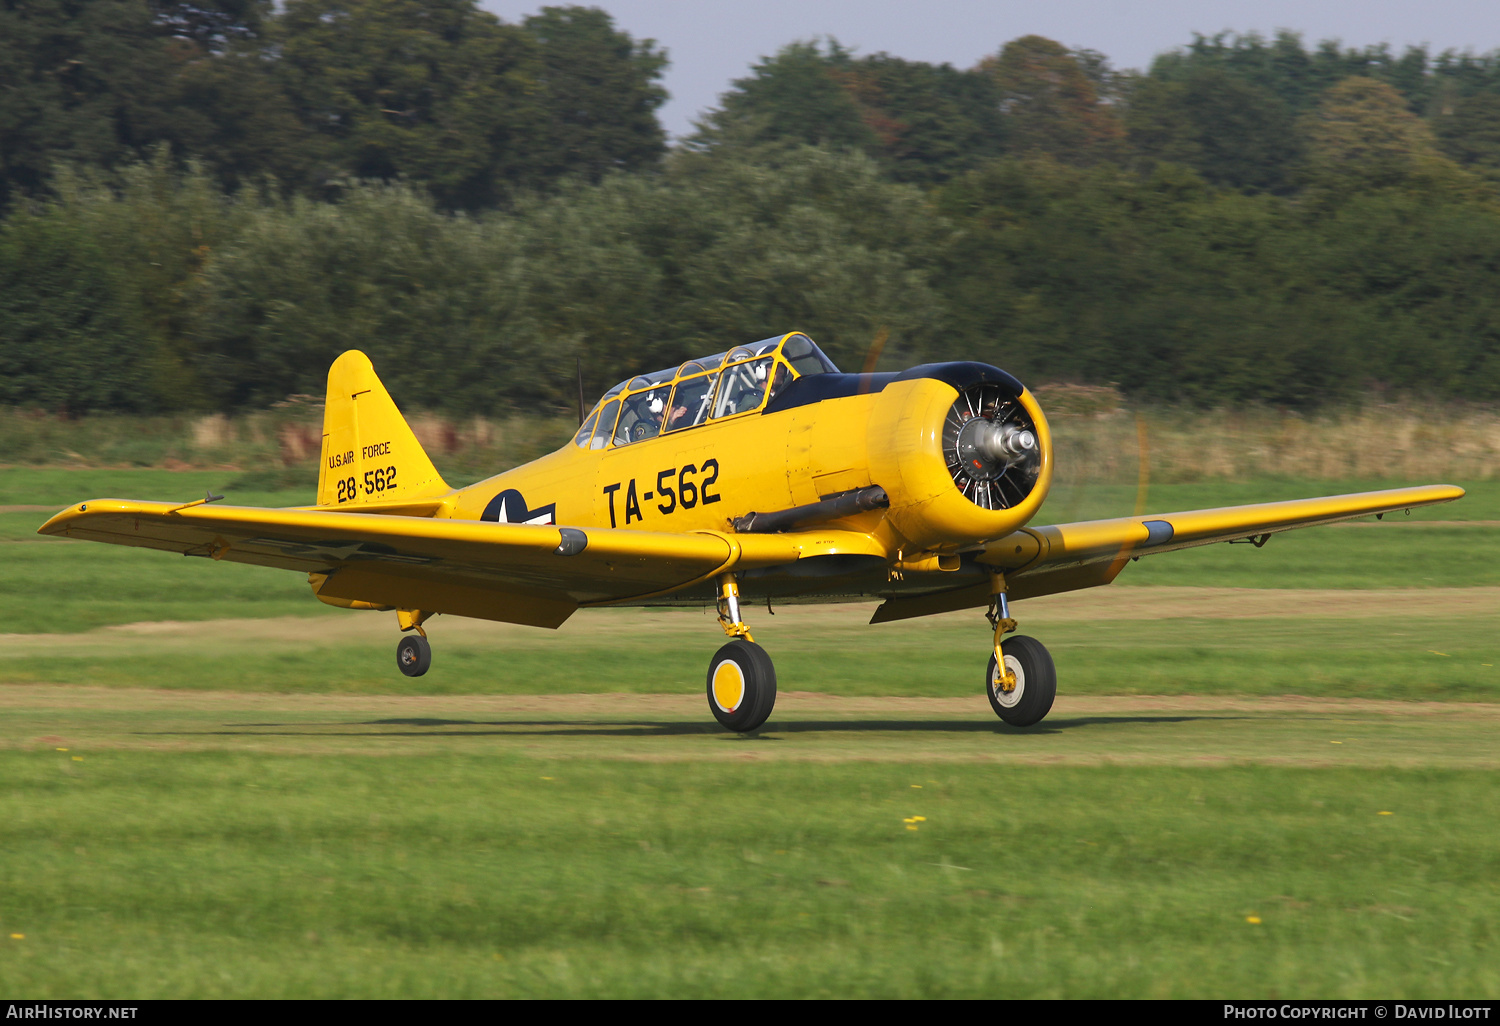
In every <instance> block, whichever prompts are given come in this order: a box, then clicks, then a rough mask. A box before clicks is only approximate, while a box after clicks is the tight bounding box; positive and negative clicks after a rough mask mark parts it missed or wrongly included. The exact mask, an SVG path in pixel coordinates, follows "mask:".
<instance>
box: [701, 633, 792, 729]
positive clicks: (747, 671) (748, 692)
mask: <svg viewBox="0 0 1500 1026" xmlns="http://www.w3.org/2000/svg"><path fill="white" fill-rule="evenodd" d="M716 680H717V681H718V683H719V690H718V693H717V694H716V693H715V690H714V682H715V681H716ZM775 705H776V667H775V666H773V665H772V664H771V657H770V656H769V655H767V654H766V650H765V649H763V648H761V647H760V646H759V645H757V644H756V643H755V642H753V641H745V640H743V639H741V638H736V639H735V640H733V641H731V642H730V643H729V644H727V645H725V646H724V647H723V648H721V649H719V650H718V651H717V652H715V653H714V657H713V659H712V660H711V661H710V662H709V664H708V709H709V711H710V712H711V713H713V714H714V719H716V720H718V721H719V723H720V724H722V725H723V726H725V727H727V728H728V729H730V730H734V731H738V732H739V733H741V734H743V733H745V732H747V731H751V730H754V729H755V728H756V727H759V726H760V725H761V724H762V723H764V722H766V717H768V716H770V715H771V709H772V708H773V707H774V706H775ZM726 707H727V708H726Z"/></svg>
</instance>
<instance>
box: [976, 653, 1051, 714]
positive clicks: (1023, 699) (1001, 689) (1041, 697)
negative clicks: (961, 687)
mask: <svg viewBox="0 0 1500 1026" xmlns="http://www.w3.org/2000/svg"><path fill="white" fill-rule="evenodd" d="M1001 651H1002V652H1003V653H1004V655H1005V668H1006V669H1007V670H1009V671H1010V673H1009V677H1010V678H1011V679H1009V680H1004V679H1002V678H1001V674H1000V669H999V666H998V664H997V663H996V662H995V657H994V656H993V655H991V656H990V666H989V670H988V671H987V672H986V673H985V692H986V693H987V694H988V695H989V696H990V707H991V708H992V709H994V710H995V715H996V716H999V717H1000V718H1001V719H1002V720H1004V721H1005V722H1006V723H1009V724H1010V725H1011V726H1013V727H1030V726H1032V725H1033V724H1036V723H1040V722H1042V718H1043V717H1044V716H1046V715H1047V713H1048V711H1049V710H1051V708H1052V700H1053V699H1054V698H1056V697H1057V668H1056V667H1055V666H1053V665H1052V656H1051V654H1050V653H1048V651H1047V649H1046V647H1045V646H1043V645H1042V643H1041V642H1040V641H1038V640H1036V639H1035V638H1028V637H1026V636H1025V635H1021V634H1017V635H1014V636H1012V637H1009V638H1006V639H1005V641H1004V642H1003V643H1002V644H1001Z"/></svg>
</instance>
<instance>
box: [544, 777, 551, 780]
mask: <svg viewBox="0 0 1500 1026" xmlns="http://www.w3.org/2000/svg"><path fill="white" fill-rule="evenodd" d="M542 779H543V780H551V779H552V778H551V777H543V778H542Z"/></svg>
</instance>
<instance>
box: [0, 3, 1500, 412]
mask: <svg viewBox="0 0 1500 1026" xmlns="http://www.w3.org/2000/svg"><path fill="white" fill-rule="evenodd" d="M70 33H71V35H70ZM70 47H71V49H70ZM70 55H71V56H70ZM665 60H666V55H665V54H663V53H662V52H661V51H660V50H659V49H658V48H657V47H656V46H655V44H654V43H652V42H650V41H637V40H633V39H631V38H630V37H629V36H628V35H627V34H625V33H623V32H621V31H619V30H618V29H617V28H616V27H615V26H614V25H613V23H612V22H611V20H610V19H609V17H608V15H606V14H604V13H603V12H601V11H598V10H594V9H585V8H576V7H569V8H544V9H542V10H541V11H540V12H539V13H538V14H536V15H534V16H532V17H530V18H527V19H525V20H524V21H523V22H522V23H521V24H519V25H506V24H503V23H501V22H499V21H498V20H497V19H495V18H493V17H492V16H490V15H488V14H485V13H484V12H482V11H480V10H479V9H478V8H477V6H476V5H475V4H474V3H473V2H472V0H342V2H335V0H288V2H287V3H285V4H284V5H282V6H280V7H277V8H273V7H272V6H271V5H270V4H269V3H268V2H265V0H216V2H207V0H205V2H202V3H197V4H192V5H184V4H175V3H166V2H163V0H35V2H26V0H0V87H3V91H0V96H3V97H4V99H0V144H3V145H0V153H3V167H0V178H3V184H0V189H4V190H6V193H5V195H6V206H5V207H4V220H3V222H0V402H4V403H7V404H13V405H23V406H34V407H38V408H42V409H49V410H58V411H68V412H82V411H85V410H93V409H115V410H137V411H170V410H195V409H219V408H244V407H257V406H267V405H271V404H274V403H276V402H280V401H284V400H285V399H286V398H287V397H288V396H292V395H298V394H320V393H321V391H322V386H323V377H324V375H325V374H326V370H327V366H328V364H329V363H330V362H331V360H332V359H333V357H335V356H336V355H337V354H338V353H339V352H341V351H342V350H344V349H347V348H351V347H357V348H361V349H364V350H366V351H367V352H369V353H370V354H371V356H372V358H374V359H375V361H376V366H377V368H378V369H379V370H380V371H381V373H382V375H383V376H385V377H386V379H387V381H388V383H389V384H390V385H391V387H392V389H393V392H394V393H395V394H397V395H398V396H399V397H401V401H402V402H403V403H408V404H411V405H414V406H427V407H430V408H443V409H448V410H452V411H455V412H457V411H472V412H484V413H495V412H503V411H508V410H515V409H547V408H557V407H559V406H562V405H564V404H567V403H568V402H569V401H570V398H571V395H572V393H573V390H574V385H573V381H574V374H575V367H576V366H577V364H578V362H579V361H581V362H582V364H583V366H584V368H585V374H586V378H587V380H588V387H589V389H590V390H591V391H593V392H598V391H601V390H602V389H603V388H605V387H607V386H608V385H610V384H612V383H613V382H614V381H616V380H618V379H620V378H623V377H625V376H627V375H628V374H631V373H633V372H636V371H639V370H644V369H651V368H654V367H659V366H666V365H669V364H671V363H673V362H676V361H678V360H681V359H685V358H687V357H689V356H692V355H701V354H702V353H706V352H716V351H719V350H721V349H724V348H727V347H728V346H730V345H732V344H735V343H739V342H744V341H749V340H753V339H757V338H762V337H767V336H770V335H774V334H778V333H780V332H782V331H785V330H790V329H792V328H798V329H801V330H805V331H808V332H809V333H810V334H812V336H813V337H814V338H816V339H818V341H819V342H820V344H823V345H824V347H825V348H826V349H827V350H828V351H829V352H830V354H831V355H832V356H833V357H834V358H835V360H837V361H838V362H839V363H840V364H841V365H842V366H845V367H846V369H859V368H860V367H861V366H863V365H865V363H866V362H867V360H868V359H869V358H871V357H872V356H873V355H875V353H876V349H877V347H878V343H877V340H880V341H881V342H883V344H884V356H883V357H882V359H883V361H884V362H882V363H881V366H882V367H886V366H895V365H897V364H898V363H902V362H916V361H919V360H929V359H982V360H986V361H988V362H992V363H996V364H999V365H1000V366H1003V367H1007V368H1008V369H1011V370H1012V371H1014V372H1016V373H1017V374H1019V375H1020V376H1021V377H1022V378H1023V380H1029V381H1034V382H1041V381H1048V380H1071V381H1078V382H1090V383H1113V384H1117V385H1118V386H1119V387H1120V388H1122V389H1123V390H1125V391H1126V392H1127V393H1129V394H1132V395H1136V396H1140V397H1143V398H1149V399H1152V400H1159V401H1168V402H1184V403H1193V404H1199V405H1213V404H1222V403H1242V402H1265V403H1276V404H1285V405H1293V406H1301V407H1312V406H1317V405H1320V404H1324V403H1329V402H1339V401H1343V400H1347V399H1351V398H1356V397H1359V396H1362V395H1364V394H1367V393H1368V392H1369V391H1370V390H1372V389H1375V390H1388V391H1395V392H1402V393H1408V394H1416V395H1422V396H1429V397H1433V398H1434V399H1436V400H1439V401H1448V400H1465V401H1493V400H1495V399H1496V398H1500V298H1497V297H1500V58H1497V57H1496V56H1495V55H1487V56H1475V55H1472V54H1454V53H1444V54H1439V55H1436V56H1434V55H1431V54H1429V53H1427V52H1426V51H1424V50H1421V49H1419V48H1411V49H1408V50H1406V51H1405V52H1403V53H1401V54H1395V53H1393V52H1391V51H1389V50H1388V49H1385V48H1379V47H1377V48H1367V49H1363V50H1353V49H1343V48H1340V47H1338V46H1337V45H1335V44H1332V43H1323V44H1319V45H1317V46H1315V47H1312V48H1308V47H1306V46H1305V45H1304V44H1303V43H1302V41H1301V40H1300V39H1299V38H1298V37H1296V36H1295V35H1292V34H1290V33H1281V34H1279V35H1277V36H1275V37H1274V38H1271V39H1264V38H1261V37H1258V36H1253V35H1250V36H1217V37H1199V38H1197V39H1195V40H1194V42H1193V43H1192V44H1190V45H1188V46H1186V47H1182V48H1179V49H1177V50H1173V51H1170V52H1168V53H1164V54H1163V55H1161V56H1160V57H1158V58H1157V59H1156V61H1155V62H1154V63H1153V64H1152V66H1151V68H1150V69H1148V70H1147V71H1146V72H1145V73H1122V72H1118V71H1116V70H1114V69H1113V68H1112V67H1111V66H1110V63H1109V61H1108V60H1107V58H1105V57H1104V56H1103V55H1101V54H1098V53H1093V52H1089V51H1079V50H1069V49H1067V48H1066V47H1063V46H1062V45H1060V44H1058V43H1055V42H1052V41H1050V40H1045V39H1041V38H1039V37H1035V36H1030V37H1023V38H1021V39H1017V40H1013V41H1011V42H1009V43H1006V44H1005V45H1004V46H1002V47H1000V48H999V49H998V50H997V51H996V53H995V54H994V56H992V57H990V58H987V59H986V60H985V61H982V62H981V63H980V64H979V65H977V66H976V67H974V68H970V69H966V70H961V69H955V68H952V67H950V66H948V65H931V64H925V63H922V62H914V61H905V60H902V59H900V58H897V57H893V56H891V55H888V54H875V55H870V56H863V57H860V56H856V55H854V54H852V53H850V52H848V51H846V50H844V49H843V48H842V47H840V46H839V45H838V44H837V43H834V42H832V41H828V42H821V43H819V42H810V43H795V44H792V45H790V46H788V47H786V48H784V49H783V50H781V51H780V52H779V53H777V54H776V55H774V56H771V57H768V58H766V59H764V60H762V61H761V62H759V63H758V64H757V65H755V66H754V67H753V68H751V69H750V73H749V74H748V75H747V76H746V77H745V78H742V79H740V80H738V81H736V82H735V83H734V84H733V86H732V88H731V89H730V91H729V92H727V93H726V94H725V95H724V96H723V97H722V98H721V102H720V105H719V107H718V108H717V109H716V110H714V111H712V112H710V113H709V114H708V115H707V116H706V117H705V118H704V119H703V121H702V122H701V123H700V124H699V125H698V127H697V130H696V132H695V133H694V134H693V135H692V136H690V137H689V138H687V139H685V140H682V141H681V142H680V143H679V144H678V145H675V146H672V147H668V146H667V145H666V142H665V136H664V134H663V132H662V130H661V128H660V125H659V124H658V123H657V121H656V117H655V110H656V108H657V106H658V105H659V104H660V102H661V100H662V99H663V97H664V93H663V92H662V91H661V88H660V85H659V78H660V75H661V72H662V69H663V67H664V66H665ZM70 62H77V63H76V64H75V63H70ZM212 83H218V84H217V85H212Z"/></svg>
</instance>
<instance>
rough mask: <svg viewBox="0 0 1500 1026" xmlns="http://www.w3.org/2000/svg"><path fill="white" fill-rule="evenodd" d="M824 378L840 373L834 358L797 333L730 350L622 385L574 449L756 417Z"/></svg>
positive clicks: (580, 431)
mask: <svg viewBox="0 0 1500 1026" xmlns="http://www.w3.org/2000/svg"><path fill="white" fill-rule="evenodd" d="M830 373H832V374H837V373H838V368H837V367H835V366H834V365H833V361H832V360H830V359H829V358H828V357H826V356H824V355H823V351H822V350H821V349H819V348H818V347H817V346H816V345H815V344H814V343H813V340H812V339H810V338H808V337H807V336H806V335H803V334H801V333H800V332H793V333H791V334H789V335H779V336H777V337H776V338H768V339H764V340H762V341H760V342H755V343H752V344H751V345H748V346H736V347H735V348H733V349H731V350H729V351H728V352H724V353H718V354H716V355H714V356H706V357H702V358H700V359H696V360H689V361H687V362H686V363H684V364H682V365H681V366H680V367H669V368H667V369H666V370H659V371H654V372H653V373H650V374H638V375H636V376H635V377H633V378H630V379H628V380H626V381H622V382H620V383H619V384H618V385H616V386H615V387H614V388H611V389H610V390H609V391H608V392H605V393H604V397H603V398H602V399H600V400H599V402H598V404H597V405H595V407H594V410H593V412H592V413H590V414H589V415H588V417H587V418H585V419H584V422H583V426H582V427H580V428H579V429H578V434H577V435H575V436H573V444H574V445H576V446H578V447H579V448H580V449H603V448H605V447H615V446H621V445H630V444H631V443H632V442H640V441H644V440H645V439H647V438H655V437H656V436H657V435H659V434H668V433H670V432H674V431H685V430H687V429H689V428H693V427H697V426H698V425H700V424H706V423H708V422H709V421H711V420H712V421H717V420H725V419H728V418H730V417H737V416H742V415H744V414H748V413H754V412H756V411H757V410H760V409H761V408H762V407H764V406H765V404H766V403H767V402H769V401H770V400H771V398H772V397H773V396H774V395H776V393H778V392H780V391H781V390H782V389H783V388H785V387H786V386H787V385H788V384H790V383H791V382H792V381H794V380H795V379H797V378H803V377H807V376H809V375H812V374H830Z"/></svg>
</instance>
